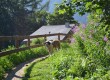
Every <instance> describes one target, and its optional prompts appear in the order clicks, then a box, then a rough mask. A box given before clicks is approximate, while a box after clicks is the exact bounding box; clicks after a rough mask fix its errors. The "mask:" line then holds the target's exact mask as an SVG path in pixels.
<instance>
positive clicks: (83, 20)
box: [49, 0, 87, 24]
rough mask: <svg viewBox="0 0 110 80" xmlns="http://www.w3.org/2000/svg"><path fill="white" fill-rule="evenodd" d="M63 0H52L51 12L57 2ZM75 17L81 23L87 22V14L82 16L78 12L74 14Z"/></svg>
mask: <svg viewBox="0 0 110 80" xmlns="http://www.w3.org/2000/svg"><path fill="white" fill-rule="evenodd" d="M61 2H62V0H50V6H49V12H50V13H52V12H53V11H54V8H55V3H59V4H60V3H61ZM73 17H74V19H75V20H77V21H78V22H79V23H84V24H86V23H87V14H85V15H83V16H80V15H78V13H76V14H75V15H74V16H73Z"/></svg>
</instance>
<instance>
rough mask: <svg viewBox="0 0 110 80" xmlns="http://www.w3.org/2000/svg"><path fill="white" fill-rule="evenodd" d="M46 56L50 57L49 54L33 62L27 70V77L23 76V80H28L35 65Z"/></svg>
mask: <svg viewBox="0 0 110 80" xmlns="http://www.w3.org/2000/svg"><path fill="white" fill-rule="evenodd" d="M46 58H48V56H46V57H43V58H41V59H40V60H38V61H37V62H33V63H32V64H31V65H30V66H29V67H28V69H27V70H26V73H25V77H23V78H22V79H23V80H27V79H28V78H30V73H31V71H32V68H33V67H34V65H35V64H36V63H38V62H40V61H43V60H45V59H46Z"/></svg>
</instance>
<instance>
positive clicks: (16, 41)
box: [15, 35, 19, 48]
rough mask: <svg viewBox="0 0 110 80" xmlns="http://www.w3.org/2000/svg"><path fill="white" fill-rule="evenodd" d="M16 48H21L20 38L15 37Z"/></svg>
mask: <svg viewBox="0 0 110 80" xmlns="http://www.w3.org/2000/svg"><path fill="white" fill-rule="evenodd" d="M15 47H16V48H19V41H18V36H17V35H16V36H15Z"/></svg>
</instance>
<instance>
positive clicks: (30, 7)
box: [0, 0, 50, 47]
mask: <svg viewBox="0 0 110 80" xmlns="http://www.w3.org/2000/svg"><path fill="white" fill-rule="evenodd" d="M42 1H43V0H0V36H13V35H29V34H31V33H32V32H34V31H35V30H36V29H38V28H39V26H41V25H42V24H40V25H39V23H37V21H36V17H37V15H36V16H35V14H36V12H39V13H40V11H41V10H46V9H48V5H49V1H50V0H48V1H47V3H46V4H43V5H42V4H41V3H42ZM38 16H39V15H38ZM10 43H11V44H12V43H13V41H12V42H10ZM7 44H9V42H4V43H3V44H2V43H0V45H2V46H5V47H6V46H7ZM0 47H1V46H0Z"/></svg>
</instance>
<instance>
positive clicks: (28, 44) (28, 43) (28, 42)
mask: <svg viewBox="0 0 110 80" xmlns="http://www.w3.org/2000/svg"><path fill="white" fill-rule="evenodd" d="M27 46H28V47H30V36H28V39H27Z"/></svg>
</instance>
